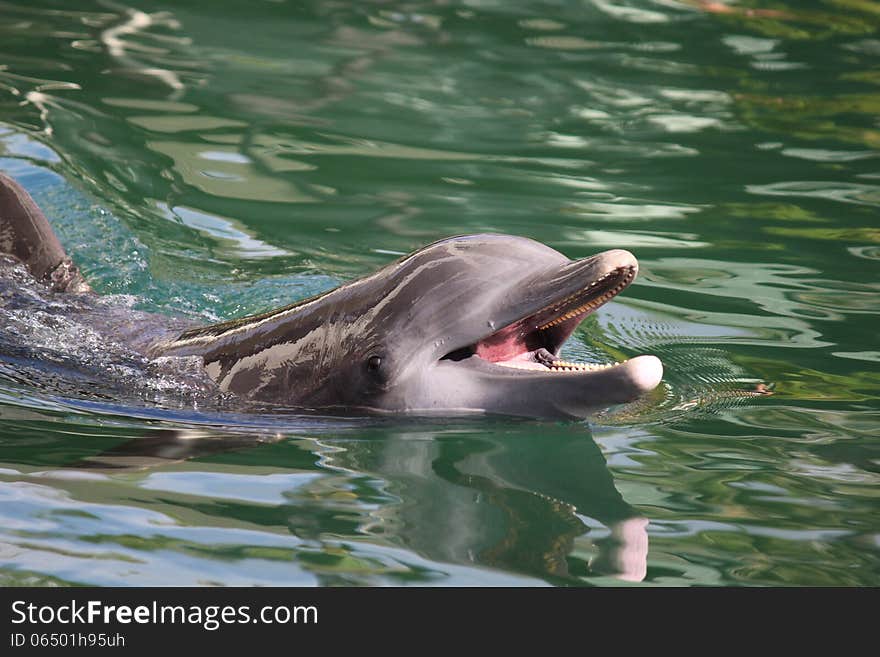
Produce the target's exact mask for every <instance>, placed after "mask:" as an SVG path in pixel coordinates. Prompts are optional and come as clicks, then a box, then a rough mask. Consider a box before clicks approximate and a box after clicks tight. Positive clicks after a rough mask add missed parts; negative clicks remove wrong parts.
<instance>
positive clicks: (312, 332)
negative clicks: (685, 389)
mask: <svg viewBox="0 0 880 657" xmlns="http://www.w3.org/2000/svg"><path fill="white" fill-rule="evenodd" d="M3 252H5V253H7V254H10V255H12V256H14V257H16V258H18V259H19V260H21V261H22V262H24V263H25V265H26V266H27V268H28V270H29V271H30V272H31V274H32V275H33V276H34V277H35V278H38V279H39V280H41V281H43V282H45V283H46V284H47V285H49V286H50V287H51V288H52V290H53V291H55V292H58V293H62V294H77V295H90V294H95V293H94V292H92V291H91V288H90V287H89V286H88V284H87V282H86V281H85V279H84V278H83V276H82V274H81V273H80V272H79V271H78V270H77V268H76V266H75V265H74V264H73V263H72V262H71V260H70V258H69V257H67V256H66V254H65V253H64V251H63V249H62V248H61V246H60V243H59V242H58V240H57V237H55V235H54V233H53V232H52V229H51V227H50V226H49V223H48V221H47V220H46V218H45V217H44V216H43V214H42V213H41V212H40V210H39V208H37V206H36V204H35V203H34V202H33V200H32V199H31V198H30V197H29V196H28V194H27V192H26V191H25V190H24V189H23V188H22V187H21V186H20V185H19V184H18V183H16V182H15V181H14V180H13V179H11V178H9V177H8V176H4V175H2V174H0V253H3ZM637 273H638V261H637V260H636V258H635V256H633V255H632V254H631V253H629V252H628V251H624V250H621V249H613V250H610V251H604V252H602V253H599V254H596V255H593V256H591V257H588V258H582V259H579V260H571V259H569V258H567V257H566V256H564V255H563V254H561V253H559V252H558V251H556V250H554V249H552V248H550V247H549V246H546V245H544V244H542V243H540V242H537V241H534V240H531V239H527V238H523V237H516V236H511V235H501V234H477V235H462V236H456V237H449V238H446V239H442V240H440V241H437V242H434V243H433V244H429V245H428V246H425V247H423V248H421V249H419V250H417V251H415V252H414V253H412V254H410V255H408V256H405V257H403V258H401V259H399V260H398V261H396V262H393V263H391V264H389V265H387V266H385V267H384V268H382V269H380V270H379V271H377V272H375V273H374V274H372V275H369V276H366V277H364V278H361V279H358V280H355V281H353V282H350V283H347V284H344V285H341V286H340V287H337V288H335V289H333V290H331V291H329V292H326V293H323V294H319V295H317V296H314V297H311V298H309V299H305V300H302V301H298V302H296V303H294V304H292V305H289V306H285V307H282V308H278V309H275V310H271V311H269V312H266V313H262V314H258V315H253V316H249V317H244V318H240V319H234V320H231V321H227V322H222V323H219V324H213V325H209V326H197V327H193V328H188V329H186V330H183V331H173V330H169V331H166V332H164V333H160V334H159V335H158V337H156V336H153V335H152V334H151V337H150V339H144V338H143V337H142V336H136V335H134V336H131V338H130V339H131V342H132V344H135V345H136V347H137V349H138V351H139V352H141V353H143V354H144V355H146V356H148V357H150V358H157V357H192V356H196V357H199V358H201V360H202V363H203V365H204V371H205V373H206V374H207V375H208V377H210V379H211V380H213V382H214V384H215V385H216V386H217V388H218V389H219V390H220V391H222V392H224V393H232V394H233V395H234V396H236V397H238V398H241V399H242V400H244V401H246V402H248V403H249V404H251V405H253V406H254V407H255V408H266V407H272V408H283V409H293V410H302V411H319V412H322V413H330V414H352V413H354V414H386V413H389V414H391V413H406V414H415V415H438V414H439V415H458V414H472V413H488V414H500V415H511V416H523V417H533V418H535V417H547V418H553V417H575V418H583V417H587V416H588V415H590V414H591V413H593V412H595V411H596V410H599V409H602V408H606V407H608V406H611V405H614V404H618V403H623V402H628V401H632V400H634V399H636V398H638V397H639V396H641V395H643V394H644V393H646V392H648V391H650V390H652V389H654V388H655V387H656V386H657V385H658V384H659V383H660V380H661V378H662V376H663V366H662V364H661V362H660V360H659V359H658V358H656V357H655V356H652V355H642V356H637V357H634V358H631V359H629V360H626V361H624V362H622V363H614V364H610V363H608V364H605V363H574V362H569V361H564V360H562V359H561V357H560V350H561V348H562V346H563V344H564V343H565V341H566V340H567V339H568V338H569V336H571V334H572V333H573V332H574V330H575V329H576V328H577V327H578V325H579V324H580V323H581V322H582V321H583V320H584V319H585V318H586V317H587V316H589V315H590V314H591V313H593V312H595V311H596V309H598V308H599V307H600V306H602V305H603V304H605V303H607V302H608V301H610V300H611V299H613V298H614V297H615V296H617V295H618V294H620V292H622V291H623V290H624V289H625V288H627V287H628V286H629V285H630V284H632V282H633V281H634V280H635V278H636V275H637ZM169 324H170V325H173V324H172V323H171V321H170V318H169ZM115 337H118V336H115Z"/></svg>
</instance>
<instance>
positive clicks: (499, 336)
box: [474, 313, 588, 368]
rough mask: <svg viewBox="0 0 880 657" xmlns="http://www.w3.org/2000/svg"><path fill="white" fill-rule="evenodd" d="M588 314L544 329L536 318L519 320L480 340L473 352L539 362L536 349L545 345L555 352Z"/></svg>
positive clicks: (493, 358) (494, 359)
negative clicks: (537, 324)
mask: <svg viewBox="0 0 880 657" xmlns="http://www.w3.org/2000/svg"><path fill="white" fill-rule="evenodd" d="M587 314H588V313H584V314H583V315H579V316H577V317H573V318H571V319H569V320H567V321H565V322H562V323H561V324H557V325H556V326H553V327H551V328H547V329H543V330H542V329H540V328H538V327H537V326H535V324H536V322H535V321H534V318H526V319H524V320H520V321H519V322H516V323H515V324H511V325H510V326H506V327H504V328H503V329H501V330H500V331H497V332H495V333H493V334H492V335H490V336H488V337H486V338H484V339H482V340H480V341H479V342H477V343H476V344H475V345H474V353H476V355H477V356H479V357H480V358H482V359H483V360H485V361H488V362H490V363H500V364H503V363H508V362H518V363H523V362H530V361H532V362H536V364H537V361H536V352H537V351H538V350H539V349H542V348H543V349H546V350H547V351H549V352H550V353H552V354H556V352H557V351H558V349H559V348H560V347H561V346H562V343H563V342H565V340H567V339H568V337H569V336H570V335H571V334H572V332H573V331H574V330H575V328H577V326H578V324H580V323H581V321H582V320H583V319H584V318H585V317H586V315H587ZM541 367H542V368H543V367H544V366H543V365H541Z"/></svg>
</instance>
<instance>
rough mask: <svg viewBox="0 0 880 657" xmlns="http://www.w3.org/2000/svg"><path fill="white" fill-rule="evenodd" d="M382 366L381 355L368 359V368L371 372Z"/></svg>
mask: <svg viewBox="0 0 880 657" xmlns="http://www.w3.org/2000/svg"><path fill="white" fill-rule="evenodd" d="M381 366H382V359H381V358H380V357H379V356H370V357H369V358H368V359H367V368H368V369H369V370H370V371H371V372H375V371H377V370H378V369H379V368H380V367H381Z"/></svg>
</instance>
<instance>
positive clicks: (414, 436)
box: [0, 0, 880, 586]
mask: <svg viewBox="0 0 880 657" xmlns="http://www.w3.org/2000/svg"><path fill="white" fill-rule="evenodd" d="M72 6H74V5H71V3H67V2H46V1H45V0H27V1H24V0H19V1H15V2H8V1H7V2H3V3H2V4H0V170H4V171H7V172H11V173H12V174H13V175H15V176H16V177H17V178H18V179H19V180H21V181H22V183H23V184H24V185H25V186H26V187H27V189H28V190H29V191H30V192H31V193H32V194H33V195H34V197H35V198H36V199H37V200H38V202H39V203H40V204H41V205H42V206H43V207H44V209H45V210H46V212H47V214H48V215H49V216H50V218H51V219H52V222H53V225H54V226H55V227H56V230H57V232H58V234H59V237H60V238H61V241H62V242H63V243H64V245H65V247H66V248H67V249H68V251H69V252H70V254H71V255H72V256H73V257H74V259H75V260H76V261H77V262H78V263H80V265H81V266H82V268H83V270H84V271H85V272H86V274H87V277H88V279H89V280H90V281H91V283H92V284H93V287H95V288H96V289H97V290H99V291H100V292H102V293H106V294H114V295H130V296H131V298H132V302H133V303H136V304H137V305H138V306H139V307H141V308H145V309H149V310H158V311H163V312H176V313H183V314H184V315H187V316H189V317H192V318H197V319H201V320H203V321H217V320H220V319H226V318H231V317H236V316H240V315H243V314H246V313H250V312H258V311H261V310H266V309H268V308H272V307H274V306H278V305H282V304H286V303H290V302H291V301H294V300H296V299H299V298H302V297H305V296H307V295H309V294H313V293H316V292H319V291H322V290H326V289H329V288H330V287H333V286H334V285H336V284H338V283H340V282H343V281H346V280H351V279H352V278H355V277H357V276H360V275H363V274H365V273H368V272H370V271H372V270H373V269H375V268H376V267H377V266H379V265H381V264H384V263H386V262H389V261H391V260H393V259H395V258H396V257H397V254H400V253H407V252H409V251H411V250H413V249H415V248H417V247H418V246H420V245H423V244H426V243H428V242H430V241H432V240H435V239H438V238H441V237H444V236H447V235H452V234H458V233H469V232H476V231H495V232H505V233H512V234H517V235H524V236H528V237H532V238H535V239H538V240H540V241H542V242H545V243H546V244H549V245H550V246H552V247H554V248H556V249H558V250H560V251H562V252H563V253H565V254H566V255H568V256H570V257H573V258H574V257H583V256H587V255H590V254H592V253H594V252H597V251H599V250H603V249H607V248H614V247H620V248H626V249H629V250H631V251H633V252H634V253H635V254H636V255H637V256H638V258H639V261H640V263H641V272H640V276H639V279H638V281H637V282H636V283H635V284H634V285H633V286H632V287H631V288H629V289H628V290H627V291H626V293H625V294H624V295H623V296H621V297H620V298H618V299H617V300H615V302H613V303H612V304H610V305H609V306H607V307H605V308H603V309H602V310H600V311H599V312H598V313H597V315H596V316H594V317H592V318H590V319H589V320H588V321H587V322H585V323H584V325H583V326H582V328H581V329H579V330H578V331H577V332H576V334H575V335H574V336H573V338H572V340H571V341H570V343H569V345H568V346H567V347H566V353H568V354H569V355H571V356H573V357H594V356H605V357H611V360H614V359H617V358H620V357H627V356H631V355H634V354H638V353H654V354H657V355H658V356H660V357H661V358H662V359H663V361H664V364H665V367H666V375H665V380H664V384H663V386H662V388H661V389H660V390H658V391H657V393H656V394H654V395H652V396H650V397H649V398H647V399H645V400H644V401H642V402H641V403H638V404H635V405H632V406H630V407H625V408H620V409H613V410H612V411H611V412H609V413H607V414H601V415H600V416H598V417H596V418H593V419H592V420H591V421H590V422H585V423H550V422H538V421H508V420H503V419H497V418H495V419H478V420H468V421H463V420H456V421H446V422H444V421H441V420H431V421H430V422H425V421H414V420H405V419H401V420H382V421H376V420H356V419H355V420H344V421H343V420H335V419H326V420H323V419H321V418H312V419H309V420H301V421H298V422H290V421H288V420H285V421H282V420H280V419H273V418H271V417H232V416H224V415H223V414H211V413H207V412H205V411H204V410H203V409H199V408H189V409H187V408H186V407H185V406H181V405H180V404H178V405H176V406H175V405H173V404H170V403H163V401H162V400H161V399H158V400H157V399H150V400H145V401H144V402H143V403H142V404H137V403H128V402H127V401H126V402H125V403H123V402H120V401H118V400H114V399H112V398H111V399H108V398H106V397H100V398H98V397H95V398H90V397H89V395H88V394H87V392H86V393H83V394H73V393H72V394H70V395H69V396H65V395H59V394H56V393H53V394H50V393H49V392H47V391H46V390H42V389H40V388H38V387H29V386H28V385H27V384H26V383H22V382H21V380H20V379H19V377H17V376H16V372H15V368H14V367H13V366H11V365H9V364H8V363H7V364H5V365H3V367H0V375H2V376H0V498H2V502H0V582H2V583H3V584H7V585H8V584H39V585H45V584H100V585H110V584H116V585H141V584H177V585H182V584H267V585H277V584H325V585H326V584H370V585H372V584H430V585H447V584H456V585H459V584H495V585H521V584H529V585H536V584H537V585H540V584H552V585H591V584H603V585H616V584H625V583H632V582H634V581H641V582H642V584H643V585H700V584H702V585H705V584H709V585H717V584H723V585H844V586H851V585H874V586H876V585H878V584H880V552H878V551H880V533H878V531H880V514H878V492H877V491H878V483H880V474H878V464H880V460H878V459H880V454H878V433H880V432H878V428H880V416H878V414H880V403H878V391H880V369H878V361H880V349H878V346H877V335H878V331H877V326H878V314H880V276H878V274H880V262H878V261H880V211H878V209H880V163H878V157H880V127H878V116H880V89H878V84H880V2H876V1H873V0H821V1H820V0H816V1H798V2H795V1H794V0H787V1H785V0H782V1H778V2H763V1H750V0H743V1H742V2H735V1H733V0H730V2H727V3H723V2H707V1H701V0H581V1H570V2H562V1H558V2H534V1H528V2H527V1H513V0H504V1H501V0H495V1H493V0H450V1H441V0H437V1H435V2H427V1H421V2H419V1H412V2H367V1H360V2H342V1H336V2H334V1H329V0H327V1H324V2H292V1H291V2H283V1H279V2H268V1H267V2H263V1H259V0H253V1H251V2H247V3H239V2H230V1H219V0H212V1H211V2H197V1H181V2H173V3H172V2H165V3H162V2H147V1H145V2H140V3H139V4H137V5H136V6H126V5H123V4H120V3H116V2H112V1H110V0H107V1H103V2H94V1H92V0H84V1H83V2H79V3H76V4H75V7H76V9H71V8H70V7H72ZM0 330H10V329H9V327H0ZM0 360H3V359H0ZM762 385H764V386H767V387H769V389H771V390H772V391H773V393H774V394H773V395H769V396H767V395H764V396H749V395H745V394H743V393H745V392H747V391H753V390H755V388H756V386H762ZM194 436H198V438H197V439H195V440H184V438H185V437H194ZM87 466H88V467H87ZM646 521H647V524H645V523H646Z"/></svg>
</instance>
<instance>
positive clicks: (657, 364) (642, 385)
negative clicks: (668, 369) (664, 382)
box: [627, 355, 663, 395]
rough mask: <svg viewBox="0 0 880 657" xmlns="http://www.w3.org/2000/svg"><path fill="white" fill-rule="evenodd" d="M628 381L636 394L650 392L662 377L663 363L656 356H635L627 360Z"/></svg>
mask: <svg viewBox="0 0 880 657" xmlns="http://www.w3.org/2000/svg"><path fill="white" fill-rule="evenodd" d="M627 373H628V374H629V377H628V378H629V382H630V384H631V385H632V387H633V391H634V392H635V394H636V395H641V394H644V393H646V392H650V391H651V390H653V389H654V388H656V387H657V386H658V385H660V380H661V379H662V378H663V363H662V362H661V361H660V359H659V358H657V357H656V356H650V355H646V356H636V357H635V358H631V359H630V360H629V361H628V362H627Z"/></svg>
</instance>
